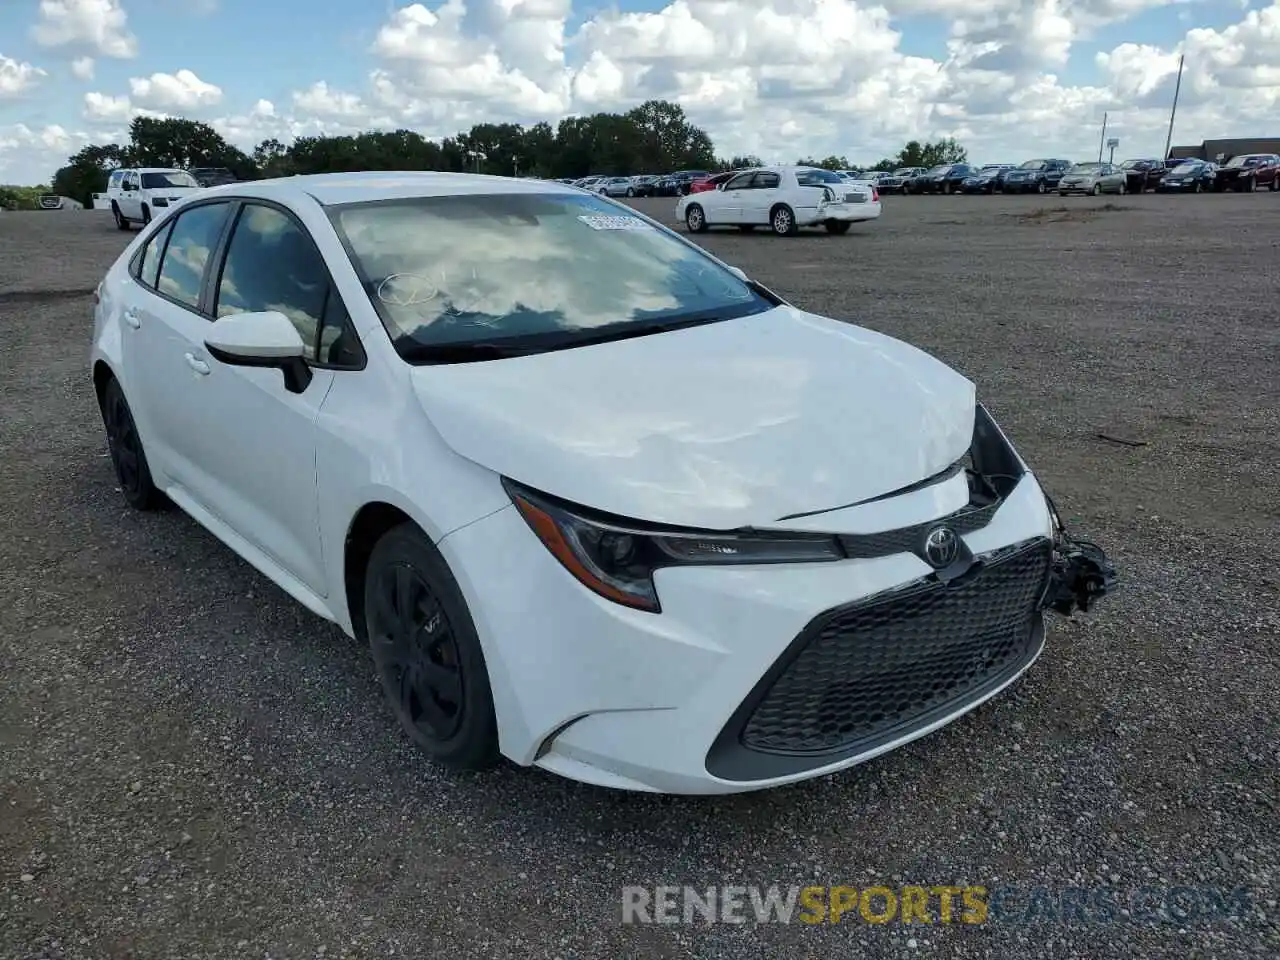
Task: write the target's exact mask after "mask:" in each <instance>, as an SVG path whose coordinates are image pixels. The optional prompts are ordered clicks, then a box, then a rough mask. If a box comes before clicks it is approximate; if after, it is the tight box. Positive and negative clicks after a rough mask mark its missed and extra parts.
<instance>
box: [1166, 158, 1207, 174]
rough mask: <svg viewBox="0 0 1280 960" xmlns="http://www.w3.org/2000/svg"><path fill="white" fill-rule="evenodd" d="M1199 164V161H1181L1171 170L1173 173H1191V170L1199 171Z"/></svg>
mask: <svg viewBox="0 0 1280 960" xmlns="http://www.w3.org/2000/svg"><path fill="white" fill-rule="evenodd" d="M1200 167H1201V163H1200V161H1199V160H1183V161H1182V162H1181V163H1179V164H1178V165H1177V166H1176V167H1174V168H1173V172H1174V173H1191V172H1192V171H1193V170H1199V169H1200Z"/></svg>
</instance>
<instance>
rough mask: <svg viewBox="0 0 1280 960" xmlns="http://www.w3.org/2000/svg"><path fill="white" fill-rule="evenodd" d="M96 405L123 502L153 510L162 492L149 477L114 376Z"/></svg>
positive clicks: (160, 503)
mask: <svg viewBox="0 0 1280 960" xmlns="http://www.w3.org/2000/svg"><path fill="white" fill-rule="evenodd" d="M100 406H101V410H102V425H103V426H104V427H106V430H107V449H108V450H109V451H110V453H111V465H112V466H113V467H114V468H115V471H116V481H117V482H118V483H119V484H120V492H121V493H122V494H124V499H125V502H126V503H127V504H129V506H131V507H133V509H135V510H155V509H157V508H159V507H161V506H163V505H164V494H162V493H161V492H160V491H159V490H157V489H156V485H155V483H154V482H153V481H152V479H151V468H150V466H148V464H147V454H146V451H145V450H143V449H142V437H141V436H139V435H138V425H137V424H136V423H135V422H134V419H133V411H132V410H130V409H129V403H128V401H127V400H125V398H124V390H122V389H121V388H120V381H118V380H116V379H115V377H112V378H111V379H110V380H108V381H107V385H106V387H105V388H103V391H102V399H101V404H100Z"/></svg>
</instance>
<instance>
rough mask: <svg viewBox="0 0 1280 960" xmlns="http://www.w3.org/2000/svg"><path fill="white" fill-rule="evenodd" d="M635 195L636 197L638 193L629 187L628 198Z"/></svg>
mask: <svg viewBox="0 0 1280 960" xmlns="http://www.w3.org/2000/svg"><path fill="white" fill-rule="evenodd" d="M635 195H636V192H635V191H634V190H632V189H631V188H630V187H627V196H628V197H634V196H635Z"/></svg>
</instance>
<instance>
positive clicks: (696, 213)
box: [684, 203, 707, 233]
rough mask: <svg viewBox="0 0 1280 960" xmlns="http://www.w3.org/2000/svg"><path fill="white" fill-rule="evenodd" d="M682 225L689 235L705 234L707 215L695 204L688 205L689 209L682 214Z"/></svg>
mask: <svg viewBox="0 0 1280 960" xmlns="http://www.w3.org/2000/svg"><path fill="white" fill-rule="evenodd" d="M684 225H685V226H686V227H688V228H689V232H690V233H706V232H707V215H706V214H705V213H704V212H703V210H702V207H700V206H698V204H696V203H691V204H689V209H688V210H686V211H685V212H684Z"/></svg>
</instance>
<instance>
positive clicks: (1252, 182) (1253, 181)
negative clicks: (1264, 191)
mask: <svg viewBox="0 0 1280 960" xmlns="http://www.w3.org/2000/svg"><path fill="white" fill-rule="evenodd" d="M1257 189H1258V178H1257V177H1250V178H1249V186H1248V190H1249V192H1250V193H1253V192H1254V191H1255V190H1257Z"/></svg>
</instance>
